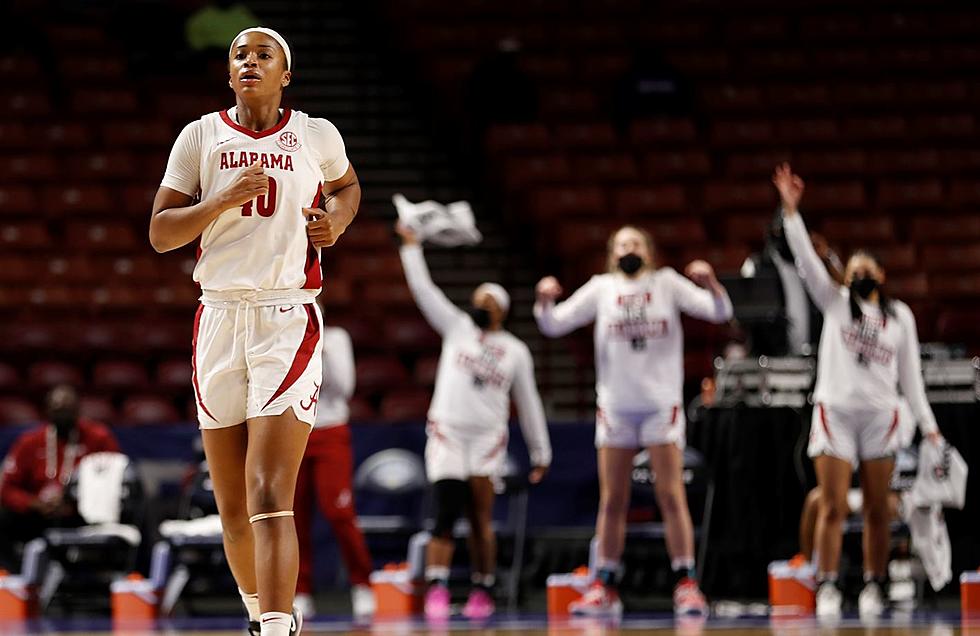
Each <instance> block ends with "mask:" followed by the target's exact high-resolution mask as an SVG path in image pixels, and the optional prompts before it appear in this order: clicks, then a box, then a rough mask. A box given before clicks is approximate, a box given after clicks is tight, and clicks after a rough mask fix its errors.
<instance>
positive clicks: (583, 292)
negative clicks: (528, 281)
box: [534, 276, 599, 338]
mask: <svg viewBox="0 0 980 636" xmlns="http://www.w3.org/2000/svg"><path fill="white" fill-rule="evenodd" d="M563 293H564V290H562V288H561V284H559V282H558V279H556V278H555V277H554V276H545V277H544V278H542V279H541V280H540V281H538V285H537V287H536V288H535V294H536V296H537V301H536V302H535V303H534V319H535V320H536V321H537V323H538V329H540V330H541V333H543V334H544V335H546V336H548V337H549V338H557V337H559V336H563V335H565V334H567V333H569V332H572V331H575V330H576V329H578V328H579V327H582V326H585V325H587V324H588V323H590V322H592V321H593V320H595V315H596V307H597V306H598V303H599V279H598V278H597V277H595V276H593V277H592V279H591V280H590V281H589V282H587V283H586V284H584V285H582V286H581V287H579V289H578V291H576V292H575V293H574V294H572V295H571V297H570V298H569V299H568V300H566V301H565V302H563V303H561V304H558V305H555V300H557V299H558V298H559V297H560V296H561V295H562V294H563Z"/></svg>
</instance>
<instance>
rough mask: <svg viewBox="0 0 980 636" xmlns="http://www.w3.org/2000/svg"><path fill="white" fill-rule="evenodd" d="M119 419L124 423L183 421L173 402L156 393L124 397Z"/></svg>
mask: <svg viewBox="0 0 980 636" xmlns="http://www.w3.org/2000/svg"><path fill="white" fill-rule="evenodd" d="M120 411H121V412H120V414H119V419H120V421H121V422H123V423H125V424H135V425H140V424H173V423H176V422H181V421H183V419H184V418H183V417H181V415H180V412H179V411H178V410H177V408H176V407H175V406H174V405H173V402H171V401H170V400H168V399H166V398H162V397H159V396H156V395H135V396H133V397H129V398H126V400H125V401H124V402H123V405H122V409H120Z"/></svg>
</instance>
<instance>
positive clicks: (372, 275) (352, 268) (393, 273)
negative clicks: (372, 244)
mask: <svg viewBox="0 0 980 636" xmlns="http://www.w3.org/2000/svg"><path fill="white" fill-rule="evenodd" d="M341 240H343V239H341ZM333 267H334V268H335V269H336V272H337V274H338V275H339V276H343V277H344V278H349V279H351V280H355V281H356V280H365V279H370V280H384V281H401V280H404V279H405V274H404V272H403V271H402V261H401V257H399V256H398V253H397V252H395V251H394V250H391V251H386V252H381V253H378V252H373V253H372V252H352V251H350V250H348V252H347V253H346V254H343V256H341V257H340V258H338V259H337V260H336V261H335V262H334V263H333Z"/></svg>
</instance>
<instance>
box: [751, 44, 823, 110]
mask: <svg viewBox="0 0 980 636" xmlns="http://www.w3.org/2000/svg"><path fill="white" fill-rule="evenodd" d="M766 54H768V56H769V59H768V60H767V62H768V63H769V64H770V65H771V66H772V67H773V68H774V69H775V70H778V71H779V72H786V71H787V70H792V69H793V67H795V66H796V65H798V64H799V63H800V60H801V58H803V56H802V55H801V54H800V53H799V52H796V51H780V50H771V51H767V52H766ZM766 101H767V102H768V103H769V106H770V107H772V108H775V109H780V112H792V110H811V109H814V108H821V107H823V108H827V107H829V106H830V105H831V102H832V101H833V98H832V95H831V91H830V87H829V86H827V84H825V83H818V84H792V85H789V86H786V85H785V84H778V85H775V86H769V87H768V88H767V89H766Z"/></svg>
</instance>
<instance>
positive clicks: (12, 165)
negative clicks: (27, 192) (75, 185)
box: [0, 154, 62, 183]
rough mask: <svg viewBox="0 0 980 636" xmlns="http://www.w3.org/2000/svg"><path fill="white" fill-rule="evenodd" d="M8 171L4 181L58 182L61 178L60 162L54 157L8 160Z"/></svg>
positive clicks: (40, 156) (22, 157)
mask: <svg viewBox="0 0 980 636" xmlns="http://www.w3.org/2000/svg"><path fill="white" fill-rule="evenodd" d="M6 166H7V169H6V170H4V171H3V176H0V180H2V181H10V182H11V183H18V182H24V181H58V180H59V179H60V178H61V176H62V175H61V171H60V170H59V166H58V161H57V159H56V158H55V157H54V156H52V155H36V154H30V155H17V156H14V157H9V158H8V159H7V160H6Z"/></svg>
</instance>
